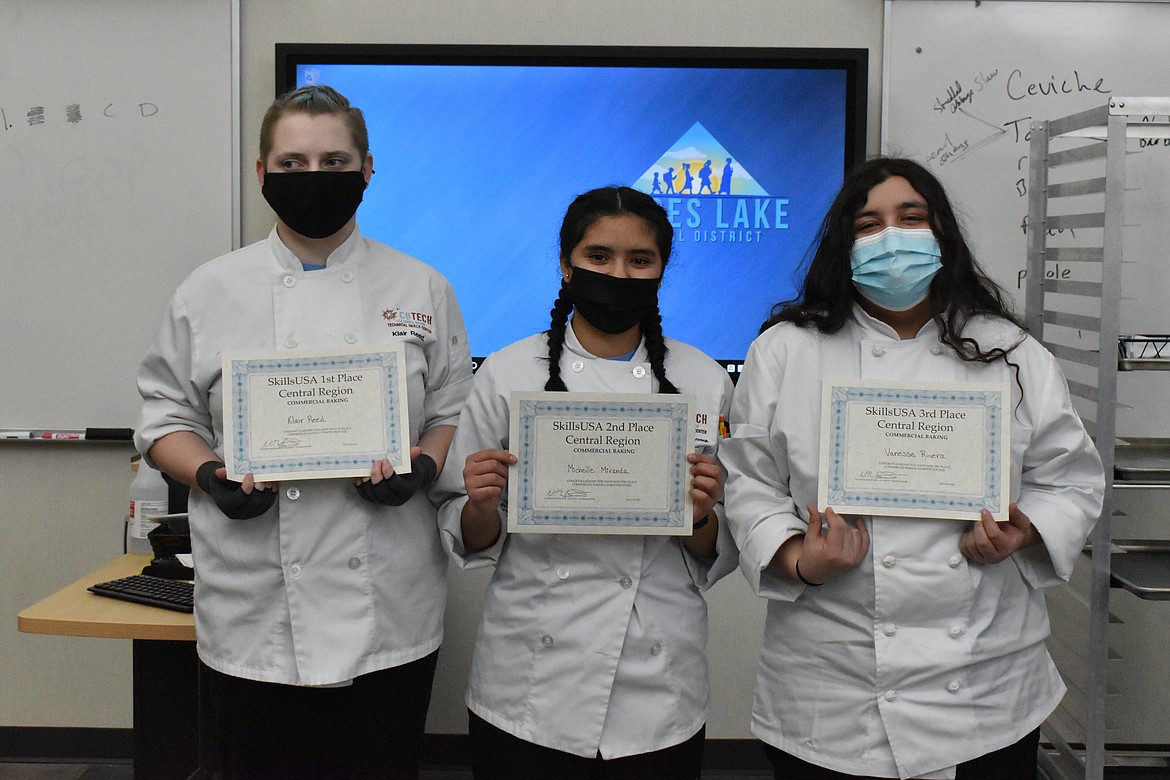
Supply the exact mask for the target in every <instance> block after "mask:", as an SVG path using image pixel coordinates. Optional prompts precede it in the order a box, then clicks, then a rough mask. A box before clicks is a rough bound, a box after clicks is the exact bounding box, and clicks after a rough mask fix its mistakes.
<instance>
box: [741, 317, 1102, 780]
mask: <svg viewBox="0 0 1170 780" xmlns="http://www.w3.org/2000/svg"><path fill="white" fill-rule="evenodd" d="M966 335H967V336H969V337H972V338H975V339H976V340H977V341H978V342H979V344H980V346H981V347H982V348H983V349H984V350H988V349H990V348H992V347H994V346H997V345H998V346H1004V347H1007V346H1010V345H1011V344H1014V343H1015V342H1017V341H1019V340H1020V339H1021V338H1023V334H1022V333H1021V332H1020V331H1019V329H1018V328H1016V327H1015V326H1014V325H1012V324H1010V323H1008V322H1006V321H1003V320H990V319H988V318H977V319H975V320H974V321H972V322H971V323H970V324H969V325H968V327H967V330H966ZM1010 359H1011V361H1012V362H1013V363H1015V364H1017V365H1018V366H1019V382H1020V385H1022V386H1023V390H1024V392H1023V398H1022V399H1021V397H1020V389H1019V387H1018V386H1017V385H1016V383H1015V377H1014V374H1013V371H1012V370H1011V368H1010V367H1009V366H1007V365H1005V364H1004V363H1003V362H1002V361H994V362H992V363H991V364H982V363H966V362H963V361H962V360H960V359H959V358H958V357H957V356H956V355H955V353H954V352H953V350H951V349H950V348H949V347H947V346H945V345H943V344H941V343H939V341H938V329H937V327H936V325H935V324H934V323H933V322H929V323H927V324H926V325H925V326H924V327H923V328H922V330H921V331H920V332H919V334H918V335H917V336H916V337H915V338H913V339H908V340H901V339H899V337H898V335H897V333H895V332H894V330H893V329H892V328H890V327H889V326H888V325H886V324H884V323H882V322H880V321H878V320H876V319H874V318H872V317H870V316H869V315H868V314H866V313H865V312H864V311H863V310H862V309H861V308H860V307H855V308H854V313H853V316H852V318H851V319H850V320H849V321H847V322H846V324H845V326H844V327H843V328H842V329H841V330H840V331H839V332H838V333H836V334H833V335H825V334H822V333H820V332H818V331H817V330H816V329H815V328H812V327H810V328H798V327H796V326H794V325H792V324H790V323H782V324H779V325H776V326H775V327H772V328H771V329H769V330H768V331H766V332H765V333H764V334H762V335H761V336H760V337H759V338H757V339H756V341H755V342H754V343H753V344H752V346H751V349H750V350H749V353H748V358H747V361H746V363H745V364H744V369H743V373H742V375H741V377H740V380H739V384H738V386H737V387H736V392H735V399H734V403H733V405H732V415H731V421H732V429H731V438H730V439H727V440H724V442H723V446H722V447H721V448H720V459H721V461H722V462H723V464H724V466H725V467H726V468H727V471H728V483H727V493H726V500H727V509H728V522H729V524H730V526H731V529H732V532H733V533H734V535H735V538H736V541H737V543H738V544H739V547H740V549H741V551H742V552H741V561H740V567H741V569H742V571H743V572H744V574H745V575H746V576H747V579H748V581H749V583H750V584H751V586H752V588H753V589H754V590H755V591H756V592H757V593H758V594H759V595H761V596H764V597H766V598H768V599H769V602H768V616H767V621H766V624H765V629H764V641H763V647H762V649H761V651H760V659H759V670H758V677H757V681H756V698H755V705H754V707H753V712H752V732H753V733H754V734H755V735H756V736H758V737H760V739H762V740H764V741H765V742H767V743H769V744H771V745H773V746H775V747H778V748H780V749H781V750H783V751H785V752H787V753H790V754H792V755H795V756H797V757H799V758H801V759H804V760H806V761H810V762H812V763H815V764H818V765H821V766H825V767H828V768H830V769H832V770H835V771H838V772H845V773H848V774H860V775H875V776H881V777H893V776H898V777H914V776H930V777H953V776H954V765H955V764H958V763H961V762H963V761H967V760H970V759H972V758H975V757H978V756H981V755H984V754H986V753H988V752H991V751H993V750H998V749H999V748H1002V747H1005V746H1007V745H1010V744H1012V743H1014V742H1016V741H1018V740H1019V739H1021V738H1022V737H1023V736H1025V735H1026V734H1028V733H1029V732H1030V731H1032V730H1033V729H1035V728H1036V727H1037V726H1038V725H1039V724H1040V723H1041V722H1042V721H1043V720H1044V718H1045V717H1046V716H1047V715H1048V714H1049V713H1050V712H1051V711H1052V710H1053V709H1054V708H1055V707H1056V705H1057V704H1058V703H1059V701H1060V698H1061V696H1062V695H1063V693H1064V686H1063V684H1062V682H1061V679H1060V677H1059V675H1058V673H1057V671H1056V668H1055V666H1054V665H1053V663H1052V660H1051V659H1050V658H1049V655H1048V652H1047V651H1046V649H1045V647H1044V639H1045V637H1047V636H1048V632H1049V627H1048V615H1047V611H1046V609H1045V605H1044V597H1043V594H1042V593H1041V592H1040V590H1039V589H1040V588H1042V587H1044V586H1047V585H1052V584H1055V583H1058V582H1062V581H1066V580H1067V579H1068V577H1069V576H1070V574H1071V571H1072V567H1073V564H1074V562H1075V560H1076V557H1077V555H1078V554H1079V553H1080V551H1081V548H1082V545H1083V543H1084V540H1085V538H1086V536H1087V535H1088V532H1089V530H1090V529H1091V528H1092V526H1093V524H1094V522H1095V521H1096V519H1097V517H1098V515H1099V513H1100V510H1101V500H1102V494H1103V490H1104V480H1103V476H1102V471H1101V461H1100V459H1099V458H1098V456H1097V452H1096V450H1095V449H1094V448H1093V445H1092V443H1091V442H1090V440H1089V437H1088V436H1087V435H1086V434H1085V430H1084V427H1083V426H1082V424H1081V421H1080V419H1079V418H1078V416H1077V414H1076V412H1075V411H1074V409H1073V407H1072V405H1071V402H1070V399H1069V396H1068V389H1067V386H1066V383H1065V380H1064V377H1063V375H1062V373H1061V371H1060V368H1059V366H1058V365H1057V364H1056V361H1055V360H1054V359H1053V358H1052V356H1051V355H1050V354H1049V353H1048V352H1047V351H1046V350H1045V349H1044V348H1043V347H1042V346H1041V345H1040V344H1039V343H1038V342H1036V341H1035V340H1034V339H1032V338H1030V337H1028V338H1024V340H1023V343H1021V344H1020V345H1019V346H1018V347H1017V348H1016V349H1014V350H1013V351H1012V352H1011V355H1010ZM823 378H831V379H843V380H846V381H848V380H856V379H866V380H868V379H874V380H898V379H905V380H930V381H937V382H960V381H963V382H975V381H981V382H1005V381H1006V382H1007V383H1008V384H1009V385H1010V386H1011V388H1012V403H1011V409H1012V419H1011V442H1012V447H1011V467H1010V468H1011V490H1010V493H1009V495H1010V496H1011V497H1012V499H1013V500H1015V501H1016V503H1018V505H1019V508H1020V509H1021V510H1022V511H1023V512H1024V513H1025V514H1026V515H1027V516H1028V517H1029V518H1030V519H1031V521H1032V524H1033V525H1034V526H1035V527H1036V529H1037V530H1038V531H1039V532H1040V534H1041V536H1042V538H1043V544H1040V545H1036V546H1034V547H1030V548H1027V549H1025V550H1021V551H1019V552H1017V553H1016V554H1014V555H1012V556H1011V558H1010V559H1008V560H1005V561H1002V562H1000V563H998V564H992V565H984V564H979V563H974V562H971V561H969V560H967V559H966V558H965V557H964V556H963V555H962V554H961V553H960V552H959V547H958V543H959V536H960V534H961V533H962V532H963V531H964V530H966V529H967V528H968V527H969V526H970V524H969V523H964V522H958V521H954V520H931V519H909V518H897V517H866V518H864V522H865V524H866V527H867V528H868V530H869V535H870V551H869V555H868V557H866V558H865V559H864V560H863V561H862V562H861V563H860V564H859V565H858V566H857V567H856V568H855V569H853V570H851V571H849V572H847V573H846V574H843V575H841V576H840V577H837V578H836V579H833V580H831V581H829V582H828V583H826V584H824V585H823V586H821V587H816V588H806V587H805V586H804V585H802V584H801V583H799V582H797V581H795V580H791V579H789V578H788V577H787V576H785V575H782V574H777V573H776V572H775V571H774V570H767V571H766V570H765V567H767V565H768V563H769V561H771V559H772V557H773V556H774V555H775V553H776V550H777V549H779V547H780V545H781V544H783V543H784V542H785V541H786V540H787V539H789V538H790V537H792V536H794V535H796V534H800V533H804V531H805V529H806V528H807V525H808V512H807V510H806V505H807V504H814V505H815V504H816V502H817V470H818V464H819V462H820V441H821V439H820V420H821V413H820V408H821V379H823ZM822 509H823V507H822Z"/></svg>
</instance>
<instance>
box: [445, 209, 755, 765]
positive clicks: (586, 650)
mask: <svg viewBox="0 0 1170 780" xmlns="http://www.w3.org/2000/svg"><path fill="white" fill-rule="evenodd" d="M673 234H674V231H673V228H672V227H671V225H670V221H669V219H668V218H667V215H666V212H665V211H663V209H662V207H661V206H659V205H658V204H657V203H655V202H654V200H653V199H652V198H651V197H650V196H648V195H646V194H644V193H641V192H638V191H636V190H632V189H629V188H627V187H608V188H604V189H598V190H593V191H590V192H587V193H585V194H583V195H581V196H579V197H578V198H577V199H576V200H574V201H573V203H572V205H570V207H569V209H568V213H567V214H566V215H565V219H564V223H563V225H562V228H561V241H560V243H561V257H560V270H561V278H562V284H561V290H560V295H559V296H558V298H557V301H556V303H555V304H554V306H553V309H552V325H551V327H550V328H549V330H548V331H547V332H545V333H541V334H538V335H535V336H532V337H530V338H527V339H524V340H523V341H520V342H517V343H515V344H513V345H511V346H509V347H506V348H505V349H503V350H501V351H499V352H497V353H495V354H494V355H491V356H490V357H489V358H488V359H487V361H486V362H485V363H484V365H483V366H482V367H481V368H480V370H479V372H478V373H477V375H476V379H475V383H474V387H473V390H472V393H471V396H470V397H469V399H468V403H467V406H466V408H465V409H464V411H463V413H462V415H461V416H460V418H459V427H458V430H457V431H456V435H455V441H454V443H453V444H452V450H451V458H452V464H455V463H459V464H463V465H464V468H463V474H462V476H460V474H459V473H458V471H457V470H456V469H454V468H452V469H448V470H447V472H446V473H445V474H444V475H443V476H442V477H441V478H440V482H439V485H438V486H437V488H436V498H439V499H441V500H442V501H443V505H442V508H441V510H440V526H441V529H442V535H443V541H444V544H445V545H446V547H447V549H448V551H449V552H450V554H451V556H452V558H453V560H454V561H455V562H456V564H457V565H459V566H461V567H464V568H476V567H480V566H489V565H494V566H495V567H496V573H495V576H494V578H493V579H492V581H491V584H490V585H489V586H488V591H487V599H486V603H485V606H484V615H483V622H482V623H481V625H480V630H479V635H478V637H477V639H476V644H475V652H474V657H473V659H472V669H471V679H470V681H469V686H468V691H467V697H466V701H467V706H468V709H469V711H470V724H469V732H470V737H471V743H472V750H473V762H474V763H473V769H474V773H475V777H476V778H477V780H497V779H498V780H504V779H505V778H526V780H535V779H538V778H550V779H551V778H556V779H557V780H572V779H573V778H626V777H630V778H633V777H638V778H651V777H652V778H656V779H660V780H692V779H693V778H697V777H698V776H699V769H700V764H701V760H702V750H703V738H704V723H705V721H706V712H707V702H708V687H707V659H706V652H705V643H706V636H707V611H706V603H705V602H704V600H703V596H702V591H703V590H705V589H706V588H708V587H710V586H711V585H712V584H713V583H714V582H715V581H717V580H718V579H719V578H720V577H722V576H723V575H725V574H726V573H728V572H729V571H731V570H733V569H734V568H735V566H736V562H737V561H738V556H737V554H736V551H735V548H734V546H733V545H732V543H731V539H730V536H729V535H728V533H727V531H726V529H725V527H724V523H723V507H722V501H721V496H722V493H723V475H722V472H721V471H720V469H719V467H718V465H716V463H715V460H714V454H715V449H716V446H717V445H718V440H717V439H718V432H717V429H716V428H715V425H714V422H715V421H717V420H718V419H719V417H720V415H722V414H724V413H726V411H727V409H728V407H729V405H730V400H731V381H730V380H729V378H728V376H727V372H726V371H725V370H723V368H721V367H720V366H719V365H718V364H716V363H715V362H714V361H713V360H711V359H710V358H708V357H707V356H706V355H704V354H702V353H701V352H699V351H698V350H696V349H694V348H693V347H690V346H688V345H686V344H682V343H680V342H676V341H672V340H670V339H666V338H664V337H663V335H662V325H661V317H660V316H659V313H658V288H659V285H660V284H661V282H662V275H663V271H664V270H665V268H666V264H667V262H668V260H669V258H670V250H671V242H672V239H673ZM541 389H544V390H549V391H575V392H625V393H651V392H659V393H678V392H685V393H692V394H694V395H695V396H696V397H697V399H698V409H697V410H696V411H697V412H698V414H699V415H705V416H706V418H707V419H709V420H710V421H712V423H713V424H712V425H711V426H710V429H711V431H710V433H697V435H696V441H695V447H694V449H695V452H693V453H692V454H691V455H690V456H689V457H690V462H691V464H692V465H691V485H690V487H691V496H692V498H693V500H694V518H693V519H694V529H695V530H694V534H693V535H692V536H691V537H677V536H672V537H666V536H648V537H642V536H632V535H622V536H611V535H587V534H570V535H549V534H516V535H508V534H507V532H506V529H504V527H503V525H502V523H501V518H502V517H503V516H504V515H505V514H506V508H505V506H504V504H505V503H506V496H507V493H506V485H507V475H508V465H509V464H512V463H514V462H515V457H514V456H513V455H512V454H511V453H509V452H508V446H509V441H508V427H509V419H508V417H509V411H508V410H509V405H508V401H509V396H510V394H511V393H512V392H513V391H516V390H541Z"/></svg>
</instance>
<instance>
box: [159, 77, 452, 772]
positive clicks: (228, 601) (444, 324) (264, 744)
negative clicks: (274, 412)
mask: <svg viewBox="0 0 1170 780" xmlns="http://www.w3.org/2000/svg"><path fill="white" fill-rule="evenodd" d="M372 174H373V157H372V156H371V155H370V153H369V149H368V140H367V135H366V127H365V121H364V119H363V117H362V114H361V111H359V110H358V109H356V108H353V107H351V106H350V105H349V101H348V100H346V98H345V97H343V96H342V95H340V94H338V93H337V92H335V91H334V90H332V89H330V88H329V87H324V86H314V87H303V88H301V89H297V90H294V91H293V92H291V93H289V94H287V95H285V96H284V97H282V98H280V99H278V100H277V101H276V102H275V103H273V105H272V106H271V107H270V108H269V110H268V113H267V114H266V115H265V117H264V121H263V124H262V125H261V131H260V155H259V158H258V159H257V161H256V175H257V179H258V181H259V183H260V185H261V191H262V192H263V194H264V197H265V199H266V200H267V201H268V203H269V204H270V205H271V206H272V208H273V210H274V211H275V212H276V218H277V219H276V226H275V228H274V229H273V231H272V233H271V234H270V235H269V236H268V238H267V239H265V240H263V241H260V242H258V243H256V244H253V245H251V246H248V247H244V248H243V249H240V250H239V251H236V252H233V253H232V254H230V255H227V256H225V257H222V258H220V259H218V260H214V261H212V262H210V263H208V264H206V265H204V266H202V267H200V268H199V269H197V270H196V271H195V272H194V273H192V274H191V276H190V277H189V278H188V279H187V280H186V281H185V282H184V283H183V285H182V286H181V287H180V288H179V290H178V291H177V292H176V294H175V296H174V299H173V300H172V302H171V307H170V310H169V312H168V314H167V315H166V317H165V318H164V321H163V325H162V328H161V329H160V331H159V334H158V338H157V339H156V341H155V343H154V345H153V346H152V347H151V349H150V352H148V354H147V355H146V358H145V360H144V361H143V364H142V367H141V370H140V372H139V378H138V384H139V390H140V392H141V393H142V396H143V399H144V404H143V409H142V416H141V419H140V422H139V425H138V429H137V445H138V448H139V450H140V451H141V452H142V453H143V455H145V456H147V457H148V458H149V459H150V460H151V461H153V462H154V464H155V465H157V466H158V467H160V468H161V469H163V470H164V471H166V472H167V473H169V474H170V475H171V476H173V477H175V478H176V479H179V480H180V481H182V482H184V483H186V484H188V485H191V486H192V487H196V488H198V489H197V490H193V491H192V493H191V500H190V513H191V533H192V546H193V548H194V555H195V561H196V571H197V573H198V574H197V576H198V579H197V582H196V597H195V623H196V633H197V636H198V642H197V647H198V652H199V657H200V660H201V661H202V662H203V663H204V664H205V665H206V667H207V669H206V670H205V672H206V674H207V677H208V679H209V680H210V700H211V701H210V709H211V716H212V717H211V721H212V722H213V724H214V727H215V733H214V735H213V740H212V742H213V744H214V745H215V746H216V747H217V749H218V755H217V762H218V766H217V767H216V769H217V770H218V773H217V776H223V777H227V778H268V777H280V778H293V777H303V778H321V777H330V778H333V777H338V778H350V777H380V778H382V777H391V778H415V777H417V776H418V756H419V746H420V743H421V739H422V733H423V727H424V723H425V720H426V713H427V707H428V703H429V700H430V690H431V681H432V679H433V674H434V669H435V661H436V656H437V653H438V647H439V643H440V641H441V639H442V627H443V610H444V606H445V603H446V567H447V564H446V560H445V556H444V553H443V549H442V546H441V544H440V542H439V537H438V534H437V533H436V532H435V509H434V507H433V506H432V504H431V503H430V502H429V501H428V497H427V490H428V488H429V486H430V483H431V482H433V480H434V478H435V476H436V475H437V473H438V472H440V471H441V470H442V468H443V464H444V462H445V460H446V454H447V448H448V446H449V445H450V442H451V437H452V436H453V434H454V423H455V421H456V419H457V417H458V414H459V410H460V408H461V407H462V405H463V401H464V399H465V397H466V395H467V392H468V390H469V389H470V384H471V359H470V355H469V352H468V348H467V339H466V336H465V333H464V328H463V321H462V317H461V316H460V313H459V308H458V305H457V304H456V302H455V296H454V294H453V293H452V291H451V287H450V285H449V284H448V283H447V280H446V279H444V278H443V277H442V276H441V275H439V273H438V272H436V271H435V270H434V269H432V268H430V267H429V266H427V265H425V264H423V263H421V262H419V261H418V260H415V259H413V258H411V257H407V256H406V255H404V254H402V253H401V252H398V251H396V250H394V249H391V248H390V247H388V246H386V245H384V244H380V243H378V242H376V241H371V240H369V239H366V238H363V237H362V236H361V233H360V231H359V230H358V228H357V224H356V218H355V213H356V210H357V207H358V205H359V203H360V202H361V199H362V194H363V193H364V191H365V189H366V187H367V186H368V185H369V183H370V180H371V176H372ZM420 323H426V326H425V327H423V326H422V325H420ZM388 326H392V328H388ZM392 331H393V332H396V333H398V334H401V333H406V334H407V335H406V336H405V337H404V336H402V335H391V332H392ZM391 340H398V341H402V342H403V346H404V349H405V354H406V375H407V376H406V383H407V398H408V402H409V403H408V405H409V412H408V417H409V426H410V442H411V444H412V445H414V446H413V447H412V448H411V458H412V464H411V465H412V469H411V471H410V473H409V474H396V473H394V470H393V468H392V467H391V466H390V463H389V462H388V461H385V460H382V461H379V462H377V463H372V464H371V470H370V476H369V477H368V478H365V479H361V480H357V481H354V480H350V479H317V480H296V481H292V482H282V483H280V489H279V491H278V490H276V485H275V484H264V483H262V482H257V481H256V479H255V478H254V477H253V475H252V474H250V473H249V474H248V475H246V476H245V478H244V479H243V481H242V482H235V481H232V480H229V479H228V478H227V475H226V471H225V469H224V467H223V460H222V454H223V447H224V442H223V419H222V399H223V393H224V390H223V381H224V380H223V377H222V376H221V370H222V369H221V359H222V355H223V353H225V352H235V353H257V354H264V353H272V352H287V353H288V354H289V355H290V356H295V355H296V354H298V353H301V352H326V353H329V352H331V351H332V350H337V351H338V352H342V351H348V350H350V349H352V348H353V347H359V346H369V347H372V348H373V347H376V346H377V345H380V344H386V343H387V342H389V341H391ZM308 411H317V409H308Z"/></svg>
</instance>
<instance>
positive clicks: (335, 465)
mask: <svg viewBox="0 0 1170 780" xmlns="http://www.w3.org/2000/svg"><path fill="white" fill-rule="evenodd" d="M407 411H408V409H407V399H406V356H405V353H404V351H403V347H402V345H401V344H398V343H395V344H388V345H379V346H377V347H375V348H366V349H361V350H352V351H338V352H333V351H331V352H329V353H324V354H305V353H297V354H290V353H287V352H285V353H281V354H264V355H256V354H248V355H239V354H235V355H224V358H223V429H224V445H223V449H224V461H225V463H226V465H227V472H228V477H229V478H231V479H234V480H241V479H243V478H244V475H245V474H246V473H247V472H249V471H250V472H252V474H254V475H255V477H256V479H258V480H267V481H276V480H286V479H321V478H326V477H364V476H368V475H369V473H370V468H371V466H372V465H373V463H374V461H376V460H380V459H382V458H386V459H387V460H389V461H390V463H391V465H393V466H394V470H395V471H397V472H400V473H407V472H409V471H410V424H409V421H408V417H407Z"/></svg>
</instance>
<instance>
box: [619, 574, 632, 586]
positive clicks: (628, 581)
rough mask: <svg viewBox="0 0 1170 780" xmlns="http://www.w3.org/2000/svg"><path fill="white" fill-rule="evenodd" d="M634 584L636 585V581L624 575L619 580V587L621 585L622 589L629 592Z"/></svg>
mask: <svg viewBox="0 0 1170 780" xmlns="http://www.w3.org/2000/svg"><path fill="white" fill-rule="evenodd" d="M633 584H634V581H633V580H631V579H630V578H629V577H627V576H625V575H622V578H621V579H620V580H618V585H621V586H622V588H623V589H626V590H628V589H629V587H630V586H631V585H633Z"/></svg>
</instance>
